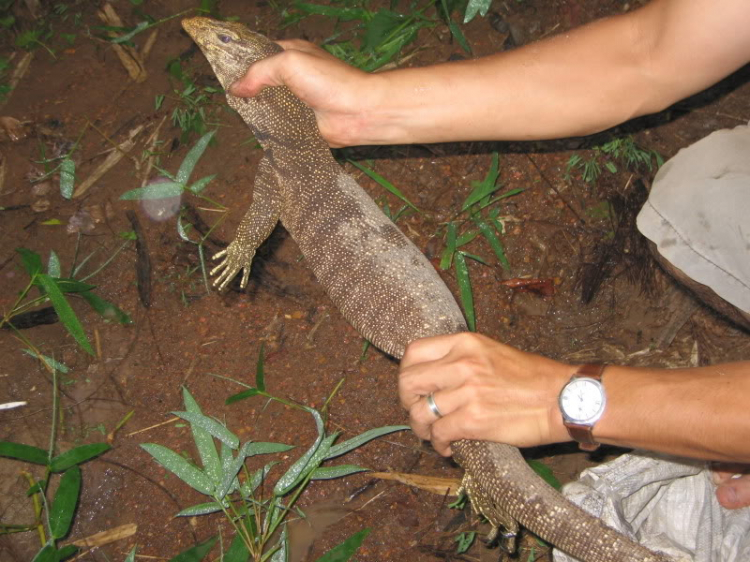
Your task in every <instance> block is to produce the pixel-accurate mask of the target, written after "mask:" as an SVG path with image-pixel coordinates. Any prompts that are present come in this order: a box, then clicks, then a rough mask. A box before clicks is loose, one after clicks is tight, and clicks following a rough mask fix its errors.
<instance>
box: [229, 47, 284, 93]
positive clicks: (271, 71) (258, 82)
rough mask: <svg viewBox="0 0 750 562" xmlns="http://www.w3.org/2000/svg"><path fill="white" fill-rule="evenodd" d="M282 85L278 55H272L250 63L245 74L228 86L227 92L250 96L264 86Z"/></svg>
mask: <svg viewBox="0 0 750 562" xmlns="http://www.w3.org/2000/svg"><path fill="white" fill-rule="evenodd" d="M283 85H284V81H283V79H282V76H281V68H280V65H279V60H278V55H272V56H270V57H268V58H265V59H261V60H259V61H257V62H254V63H253V64H251V65H250V68H248V69H247V72H246V73H245V76H243V77H242V78H240V79H239V80H236V81H235V82H234V83H232V84H231V85H230V86H229V93H230V94H231V95H233V96H238V97H241V98H252V97H254V96H257V95H258V94H259V93H260V92H261V91H262V90H263V89H264V88H268V87H269V86H283Z"/></svg>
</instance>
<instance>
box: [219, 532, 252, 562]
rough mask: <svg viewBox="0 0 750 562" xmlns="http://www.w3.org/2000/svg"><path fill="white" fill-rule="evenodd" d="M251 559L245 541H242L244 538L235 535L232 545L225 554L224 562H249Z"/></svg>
mask: <svg viewBox="0 0 750 562" xmlns="http://www.w3.org/2000/svg"><path fill="white" fill-rule="evenodd" d="M249 559H250V553H249V552H248V550H247V547H246V546H245V541H243V540H242V536H241V535H240V534H239V533H238V534H236V535H234V538H233V539H232V544H230V545H229V549H227V551H226V552H225V553H224V557H223V558H222V562H247V561H248V560H249Z"/></svg>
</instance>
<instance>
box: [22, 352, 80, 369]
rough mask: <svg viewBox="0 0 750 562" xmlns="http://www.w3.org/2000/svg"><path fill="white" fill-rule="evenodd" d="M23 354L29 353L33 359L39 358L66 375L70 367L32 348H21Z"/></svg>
mask: <svg viewBox="0 0 750 562" xmlns="http://www.w3.org/2000/svg"><path fill="white" fill-rule="evenodd" d="M22 351H23V352H24V353H25V354H27V355H31V356H32V357H33V358H34V359H39V361H42V362H43V363H46V364H47V365H49V366H50V367H52V368H53V369H55V370H56V371H59V372H61V373H62V374H64V375H67V374H68V372H69V371H70V369H68V367H67V365H65V364H63V363H60V362H59V361H57V360H55V359H52V357H48V356H46V355H44V354H42V353H37V352H36V351H34V350H33V349H24V350H22Z"/></svg>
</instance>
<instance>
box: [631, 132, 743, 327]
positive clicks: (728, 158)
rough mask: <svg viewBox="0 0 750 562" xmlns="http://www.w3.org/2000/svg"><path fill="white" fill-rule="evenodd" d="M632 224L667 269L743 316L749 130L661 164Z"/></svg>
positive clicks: (717, 135) (716, 137) (715, 138)
mask: <svg viewBox="0 0 750 562" xmlns="http://www.w3.org/2000/svg"><path fill="white" fill-rule="evenodd" d="M637 224H638V229H639V230H640V231H641V233H643V235H644V236H646V238H648V239H649V240H651V241H652V242H654V243H655V244H656V246H657V248H658V250H659V253H660V254H661V255H662V256H664V257H665V258H666V259H667V260H669V262H670V263H671V264H672V265H674V266H675V267H677V268H679V269H681V270H682V271H683V272H684V273H685V274H686V275H688V276H689V277H691V278H692V279H693V280H695V281H697V282H699V283H702V284H704V285H707V286H709V287H711V288H712V289H713V290H714V291H715V292H716V294H718V295H719V296H720V297H721V298H723V299H724V300H726V301H727V302H729V303H731V304H733V305H734V306H736V307H737V308H739V309H740V310H743V311H745V312H748V313H750V126H748V125H741V126H739V127H736V128H734V129H723V130H721V131H716V132H714V133H712V134H710V135H709V136H707V137H706V138H704V139H702V140H700V141H698V142H697V143H695V144H693V145H691V146H689V147H688V148H685V149H683V150H681V151H680V152H678V153H677V155H676V156H675V157H674V158H671V159H670V160H669V161H668V162H667V163H665V164H664V165H663V166H662V167H661V169H660V170H659V172H658V173H657V174H656V177H655V178H654V183H653V186H652V187H651V194H650V196H649V199H648V201H647V202H646V205H645V206H644V207H643V209H642V210H641V213H640V214H639V215H638V221H637Z"/></svg>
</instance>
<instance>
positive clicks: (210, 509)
mask: <svg viewBox="0 0 750 562" xmlns="http://www.w3.org/2000/svg"><path fill="white" fill-rule="evenodd" d="M217 511H221V504H220V503H219V502H208V503H199V504H197V505H193V506H190V507H186V508H185V509H183V510H182V511H180V512H179V513H178V514H177V515H175V517H193V516H195V515H206V514H208V513H216V512H217Z"/></svg>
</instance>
